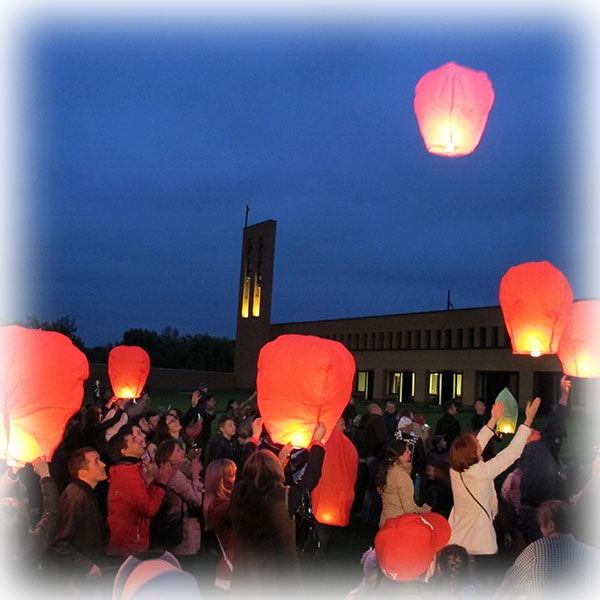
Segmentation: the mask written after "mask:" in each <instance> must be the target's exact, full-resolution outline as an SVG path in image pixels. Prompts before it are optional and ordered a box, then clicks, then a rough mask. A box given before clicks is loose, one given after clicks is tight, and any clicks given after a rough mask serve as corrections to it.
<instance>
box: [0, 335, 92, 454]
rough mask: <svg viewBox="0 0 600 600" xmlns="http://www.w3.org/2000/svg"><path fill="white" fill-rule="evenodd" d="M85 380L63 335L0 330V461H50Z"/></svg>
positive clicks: (84, 365) (85, 370) (79, 355)
mask: <svg viewBox="0 0 600 600" xmlns="http://www.w3.org/2000/svg"><path fill="white" fill-rule="evenodd" d="M88 376H89V364H88V361H87V358H86V357H85V355H84V354H83V352H81V350H79V349H78V348H76V347H75V346H74V345H73V342H71V340H70V339H69V338H68V337H67V336H66V335H63V334H62V333H57V332H56V331H42V330H41V329H26V328H25V327H20V326H17V325H11V326H8V327H0V455H1V456H2V457H4V458H7V459H9V460H15V461H17V462H23V463H26V462H31V461H33V460H35V459H36V458H38V457H40V456H45V457H46V458H47V460H51V458H52V454H53V453H54V451H55V450H56V447H57V446H58V444H59V443H60V442H61V441H62V437H63V434H64V430H65V426H66V424H67V421H68V420H69V419H70V418H71V417H72V416H73V415H74V414H75V413H76V412H77V411H78V410H79V409H80V408H81V402H82V400H83V383H84V381H85V380H86V379H87V378H88Z"/></svg>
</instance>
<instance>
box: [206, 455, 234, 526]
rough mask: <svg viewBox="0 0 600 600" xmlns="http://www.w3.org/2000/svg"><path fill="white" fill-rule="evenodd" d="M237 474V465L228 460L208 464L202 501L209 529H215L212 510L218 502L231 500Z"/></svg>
mask: <svg viewBox="0 0 600 600" xmlns="http://www.w3.org/2000/svg"><path fill="white" fill-rule="evenodd" d="M236 472H237V466H236V464H235V463H234V462H233V461H232V460H230V459H228V458H217V459H216V460H213V461H211V462H210V463H208V466H207V467H206V470H205V471H204V498H203V501H202V512H203V514H204V523H205V524H206V527H207V529H212V528H213V523H212V522H211V520H210V512H209V511H210V509H211V508H212V507H213V505H214V503H215V501H216V500H222V499H226V498H229V496H230V495H231V490H232V489H233V484H234V482H235V475H236Z"/></svg>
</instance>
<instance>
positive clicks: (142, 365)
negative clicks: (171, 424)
mask: <svg viewBox="0 0 600 600" xmlns="http://www.w3.org/2000/svg"><path fill="white" fill-rule="evenodd" d="M149 372H150V357H149V356H148V353H147V352H146V351H145V350H144V349H143V348H140V347H139V346H115V347H114V348H113V349H112V350H111V351H110V353H109V355H108V377H109V379H110V385H111V386H112V390H113V394H114V395H115V396H116V397H117V398H124V399H129V400H131V399H133V398H140V397H141V396H142V393H143V391H144V386H145V385H146V380H147V379H148V373H149Z"/></svg>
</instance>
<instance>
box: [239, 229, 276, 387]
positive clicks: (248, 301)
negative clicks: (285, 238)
mask: <svg viewBox="0 0 600 600" xmlns="http://www.w3.org/2000/svg"><path fill="white" fill-rule="evenodd" d="M276 225H277V222H276V221H273V220H269V221H263V222H262V223H257V224H256V225H250V226H246V227H244V235H243V239H242V265H241V270H240V292H239V299H238V314H237V330H236V336H235V364H234V369H235V387H236V388H243V389H254V388H255V386H256V363H257V360H258V353H259V351H260V349H261V348H262V346H263V345H264V344H266V343H267V342H268V341H270V328H271V297H272V292H273V268H274V264H275V229H276Z"/></svg>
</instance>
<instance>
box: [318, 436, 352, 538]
mask: <svg viewBox="0 0 600 600" xmlns="http://www.w3.org/2000/svg"><path fill="white" fill-rule="evenodd" d="M357 469H358V452H357V451H356V448H355V447H354V444H353V443H352V442H351V441H350V440H349V439H348V437H347V436H345V435H344V433H343V432H342V431H340V430H339V429H338V428H337V427H336V428H335V429H334V430H333V431H332V432H331V436H330V437H329V439H328V440H327V444H325V458H324V459H323V468H322V471H321V479H319V483H318V484H317V486H316V487H315V489H314V490H313V491H312V492H311V499H312V504H313V509H314V512H315V518H316V519H317V521H319V523H324V524H327V525H336V526H338V527H345V526H346V525H348V523H349V522H350V510H351V509H352V503H353V502H354V484H355V483H356V474H357Z"/></svg>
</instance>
